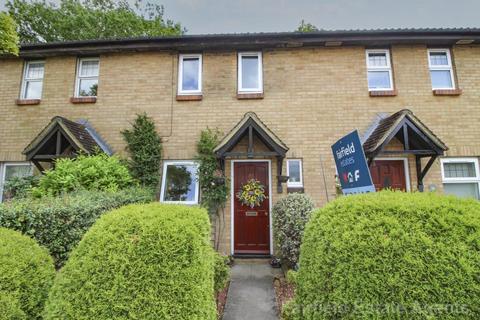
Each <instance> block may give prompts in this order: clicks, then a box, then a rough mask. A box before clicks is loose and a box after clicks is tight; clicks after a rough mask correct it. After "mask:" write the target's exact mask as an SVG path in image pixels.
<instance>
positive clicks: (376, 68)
mask: <svg viewBox="0 0 480 320" xmlns="http://www.w3.org/2000/svg"><path fill="white" fill-rule="evenodd" d="M372 53H383V54H385V58H386V59H387V65H386V66H370V64H369V59H368V58H369V55H370V54H372ZM365 59H366V65H367V87H368V91H390V90H394V85H393V71H392V62H391V57H390V49H366V50H365ZM385 71H387V72H388V78H389V80H390V87H388V88H370V85H369V83H368V73H369V72H385Z"/></svg>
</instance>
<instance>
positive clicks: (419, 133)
mask: <svg viewBox="0 0 480 320" xmlns="http://www.w3.org/2000/svg"><path fill="white" fill-rule="evenodd" d="M393 138H396V139H397V140H398V141H400V142H401V144H402V145H403V150H385V148H386V146H387V145H388V144H389V143H390V141H392V139H393ZM363 149H364V151H365V156H366V158H367V160H368V164H369V165H370V164H371V163H372V161H373V160H374V158H375V157H377V156H381V155H399V154H400V155H405V154H407V155H414V156H415V163H416V172H417V186H418V190H419V191H423V189H424V187H423V178H424V177H425V175H426V174H427V172H428V170H430V168H431V166H432V165H433V163H434V162H435V160H436V159H437V158H438V157H439V156H442V155H443V154H444V152H445V151H447V150H448V147H447V146H446V145H445V144H444V143H443V142H442V141H441V140H440V139H439V138H438V137H437V136H436V135H435V134H434V133H433V132H432V131H431V130H430V129H429V128H428V127H427V126H426V125H424V124H423V123H422V122H421V121H420V119H418V118H417V117H416V116H415V115H414V114H413V112H412V111H410V110H408V109H403V110H400V111H398V112H396V113H394V114H392V115H390V116H380V117H379V119H377V121H376V123H375V124H374V125H373V126H372V128H370V129H369V132H368V133H367V137H366V138H365V139H364V143H363ZM422 158H428V161H427V163H426V165H425V166H424V167H423V168H422Z"/></svg>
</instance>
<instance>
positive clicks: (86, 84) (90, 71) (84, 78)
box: [75, 58, 100, 97]
mask: <svg viewBox="0 0 480 320" xmlns="http://www.w3.org/2000/svg"><path fill="white" fill-rule="evenodd" d="M99 65H100V61H99V59H98V58H83V59H79V60H78V67H77V83H76V90H75V96H76V97H96V96H97V91H98V73H99Z"/></svg>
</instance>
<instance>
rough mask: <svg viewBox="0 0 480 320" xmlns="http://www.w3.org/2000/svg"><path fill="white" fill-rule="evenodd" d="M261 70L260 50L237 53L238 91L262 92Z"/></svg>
mask: <svg viewBox="0 0 480 320" xmlns="http://www.w3.org/2000/svg"><path fill="white" fill-rule="evenodd" d="M262 73H263V71H262V53H261V52H239V53H238V92H239V93H262V92H263V74H262Z"/></svg>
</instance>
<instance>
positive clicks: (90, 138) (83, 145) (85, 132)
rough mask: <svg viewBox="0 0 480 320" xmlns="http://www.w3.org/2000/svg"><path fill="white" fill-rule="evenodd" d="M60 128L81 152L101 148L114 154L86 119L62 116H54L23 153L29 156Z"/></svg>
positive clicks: (89, 152)
mask: <svg viewBox="0 0 480 320" xmlns="http://www.w3.org/2000/svg"><path fill="white" fill-rule="evenodd" d="M59 128H61V129H62V133H64V134H65V135H66V137H67V139H68V140H69V141H70V142H71V143H72V146H73V147H74V148H75V149H76V150H77V151H79V152H84V153H87V154H91V153H94V152H95V151H96V150H101V151H104V152H105V153H107V154H109V155H111V154H112V152H111V150H110V148H109V147H108V145H107V144H106V143H105V142H104V141H103V140H102V139H101V137H100V136H99V135H98V134H97V133H96V132H95V131H94V130H93V128H91V127H90V126H89V124H88V122H86V121H85V120H82V121H81V122H74V121H71V120H69V119H67V118H64V117H61V116H56V117H53V118H52V120H51V121H50V123H49V124H48V125H47V126H46V127H45V128H43V129H42V130H41V131H40V132H39V134H38V135H37V136H36V137H35V138H34V139H33V140H32V141H31V142H30V143H29V144H28V146H27V147H25V149H24V150H23V152H22V153H23V154H25V155H27V158H28V157H29V156H30V155H31V153H32V152H34V151H35V150H36V149H38V148H39V147H41V145H42V144H43V143H44V142H45V141H44V140H45V139H47V138H48V137H50V135H51V134H52V132H53V131H56V130H58V129H59Z"/></svg>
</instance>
